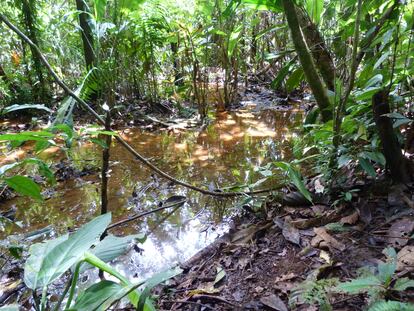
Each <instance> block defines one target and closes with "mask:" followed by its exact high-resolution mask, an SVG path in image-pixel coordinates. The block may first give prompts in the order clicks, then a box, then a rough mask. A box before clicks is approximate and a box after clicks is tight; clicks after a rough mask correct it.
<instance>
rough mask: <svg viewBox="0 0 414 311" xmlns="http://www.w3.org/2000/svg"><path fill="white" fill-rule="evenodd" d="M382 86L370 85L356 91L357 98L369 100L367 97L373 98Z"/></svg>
mask: <svg viewBox="0 0 414 311" xmlns="http://www.w3.org/2000/svg"><path fill="white" fill-rule="evenodd" d="M381 88H382V87H381V86H377V87H368V88H366V89H363V90H361V91H357V92H355V99H356V100H361V101H364V100H367V99H371V98H372V96H374V94H375V93H377V92H378V91H379V90H381Z"/></svg>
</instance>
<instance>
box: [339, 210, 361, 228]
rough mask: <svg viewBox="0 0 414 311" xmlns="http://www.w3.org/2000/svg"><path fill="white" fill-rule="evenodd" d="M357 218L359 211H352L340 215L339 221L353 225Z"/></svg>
mask: <svg viewBox="0 0 414 311" xmlns="http://www.w3.org/2000/svg"><path fill="white" fill-rule="evenodd" d="M358 220H359V213H358V212H357V211H355V212H353V213H352V214H351V215H348V216H345V217H342V218H341V220H339V222H340V223H341V224H343V225H355V224H356V223H357V221H358Z"/></svg>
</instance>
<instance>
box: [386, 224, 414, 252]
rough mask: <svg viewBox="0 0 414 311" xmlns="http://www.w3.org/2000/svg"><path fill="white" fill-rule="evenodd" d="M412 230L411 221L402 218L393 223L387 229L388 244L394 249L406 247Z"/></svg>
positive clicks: (413, 225)
mask: <svg viewBox="0 0 414 311" xmlns="http://www.w3.org/2000/svg"><path fill="white" fill-rule="evenodd" d="M413 230H414V222H413V221H412V220H411V219H408V218H403V219H400V220H398V221H396V222H394V223H393V224H392V225H391V227H390V228H389V229H388V236H389V238H388V242H389V243H390V244H391V245H392V246H393V247H395V248H401V247H403V246H405V245H407V243H408V241H409V239H408V237H409V236H410V234H411V232H413Z"/></svg>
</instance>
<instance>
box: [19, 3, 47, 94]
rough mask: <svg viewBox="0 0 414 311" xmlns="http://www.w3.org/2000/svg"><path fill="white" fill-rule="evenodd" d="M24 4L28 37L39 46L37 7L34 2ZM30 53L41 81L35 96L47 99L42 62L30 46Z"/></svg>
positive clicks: (24, 18)
mask: <svg viewBox="0 0 414 311" xmlns="http://www.w3.org/2000/svg"><path fill="white" fill-rule="evenodd" d="M21 3H22V13H23V22H24V25H25V28H26V30H27V36H28V37H29V39H30V40H32V42H33V43H34V44H35V45H37V46H39V41H38V38H37V29H36V22H35V20H36V18H35V7H34V0H21ZM30 51H31V53H32V60H33V67H34V70H35V72H36V76H37V79H38V81H39V87H35V93H36V94H35V96H36V97H38V98H42V97H45V96H46V95H47V94H46V85H45V80H44V77H43V72H42V62H41V60H40V57H39V55H38V53H37V52H36V50H35V49H34V48H33V47H32V46H30Z"/></svg>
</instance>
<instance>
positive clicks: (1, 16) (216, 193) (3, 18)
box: [0, 14, 282, 197]
mask: <svg viewBox="0 0 414 311" xmlns="http://www.w3.org/2000/svg"><path fill="white" fill-rule="evenodd" d="M0 21H2V22H3V23H5V24H6V25H7V26H8V27H9V28H10V29H11V30H12V31H13V32H15V33H16V34H17V35H18V36H19V37H20V38H21V39H22V40H23V41H24V42H26V43H27V44H29V45H30V47H32V48H33V49H34V50H35V51H36V53H38V54H39V57H40V59H41V61H42V62H43V64H44V65H45V67H46V68H47V70H48V71H49V73H50V75H51V76H52V77H53V79H54V80H55V81H56V83H57V84H58V85H59V86H60V87H61V88H62V89H63V90H64V91H65V92H66V93H67V94H68V95H69V96H70V97H72V98H73V99H74V100H75V101H76V102H78V103H79V104H80V105H81V106H82V107H83V108H85V109H86V110H87V111H88V112H89V113H90V114H91V115H92V116H93V117H94V118H95V119H96V120H97V121H98V123H99V124H100V125H103V126H105V120H104V119H103V118H102V117H101V116H100V115H99V114H98V113H97V112H96V111H95V110H94V109H93V108H92V107H90V106H89V105H88V104H87V103H86V102H85V101H84V100H83V99H81V98H80V97H79V96H78V95H76V94H75V93H74V92H73V91H72V90H71V89H70V88H69V87H68V86H67V85H66V84H65V83H64V82H63V81H62V80H61V79H60V78H59V77H58V75H57V74H56V72H55V71H54V70H53V68H52V66H51V65H50V64H49V62H48V61H47V60H46V58H45V56H44V55H43V53H42V52H41V51H40V49H39V47H38V46H37V45H36V44H34V43H33V42H32V41H31V40H30V39H29V38H28V37H27V36H26V35H25V34H24V33H23V32H22V31H20V30H19V29H18V28H17V27H16V26H15V25H14V24H13V23H11V22H10V21H9V20H8V19H7V17H6V16H5V15H4V14H0ZM115 139H116V140H117V141H118V142H119V143H120V144H121V145H122V146H123V147H124V148H125V149H126V150H127V151H128V152H129V153H131V154H132V155H133V156H134V157H135V158H136V159H137V160H139V161H140V162H141V163H143V164H144V165H145V166H147V167H148V168H150V169H151V170H153V171H154V172H155V173H157V174H158V175H160V176H162V177H164V178H165V179H168V180H170V181H172V182H173V183H175V184H177V185H180V186H183V187H186V188H188V189H191V190H194V191H197V192H200V193H202V194H205V195H211V196H217V197H235V196H243V195H256V194H261V193H266V192H271V191H273V190H278V189H280V188H282V185H279V186H276V187H274V188H270V189H261V190H255V191H247V192H222V191H220V190H219V189H217V190H216V191H210V190H207V189H203V188H200V187H197V186H194V185H192V184H189V183H187V182H185V181H181V180H178V179H176V178H174V177H172V176H171V175H169V174H167V173H165V172H163V171H162V170H161V169H159V168H158V167H156V166H155V165H154V164H152V163H151V162H150V161H148V160H147V159H146V158H145V157H144V156H142V155H141V154H140V153H138V152H137V151H136V150H135V149H134V148H133V147H132V146H131V145H129V144H128V142H127V141H126V140H124V139H123V138H122V137H121V136H115Z"/></svg>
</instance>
